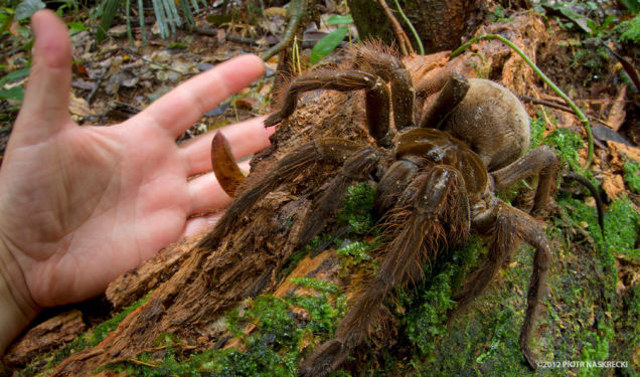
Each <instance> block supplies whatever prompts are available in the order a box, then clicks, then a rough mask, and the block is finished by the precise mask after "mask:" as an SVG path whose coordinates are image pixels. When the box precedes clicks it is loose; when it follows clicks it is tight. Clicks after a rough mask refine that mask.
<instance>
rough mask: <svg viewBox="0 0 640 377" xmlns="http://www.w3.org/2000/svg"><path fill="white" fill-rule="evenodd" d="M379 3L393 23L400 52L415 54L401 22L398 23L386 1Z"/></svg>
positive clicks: (379, 0)
mask: <svg viewBox="0 0 640 377" xmlns="http://www.w3.org/2000/svg"><path fill="white" fill-rule="evenodd" d="M377 1H378V5H380V7H381V8H382V11H383V12H384V14H385V16H387V18H388V19H389V22H391V27H392V28H393V32H394V33H395V34H396V38H397V39H398V45H399V47H400V52H402V55H404V56H408V55H409V54H413V53H414V51H413V47H411V41H409V37H408V36H407V34H406V33H405V32H404V30H402V26H401V25H400V22H398V20H397V19H396V17H395V16H394V15H393V13H392V12H391V9H390V8H389V6H388V5H387V3H386V2H385V1H384V0H377Z"/></svg>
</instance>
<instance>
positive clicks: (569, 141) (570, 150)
mask: <svg viewBox="0 0 640 377" xmlns="http://www.w3.org/2000/svg"><path fill="white" fill-rule="evenodd" d="M544 144H546V145H550V146H552V147H554V148H556V151H557V153H558V156H560V158H561V159H562V161H563V162H565V163H567V164H569V166H570V167H571V169H572V170H573V171H580V170H581V169H580V165H579V163H578V150H579V149H581V148H583V146H584V142H583V141H582V138H581V137H580V135H578V134H577V133H575V132H573V131H571V130H569V129H567V128H562V127H561V128H557V129H555V130H554V131H553V132H551V133H550V134H549V135H547V137H546V138H545V139H544Z"/></svg>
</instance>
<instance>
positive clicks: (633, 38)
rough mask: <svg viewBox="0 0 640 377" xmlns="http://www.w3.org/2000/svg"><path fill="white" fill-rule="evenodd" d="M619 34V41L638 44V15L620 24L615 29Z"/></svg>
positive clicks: (639, 20) (639, 30)
mask: <svg viewBox="0 0 640 377" xmlns="http://www.w3.org/2000/svg"><path fill="white" fill-rule="evenodd" d="M616 31H618V33H620V41H622V42H629V43H635V44H640V14H636V16H635V17H634V18H632V19H630V20H628V21H624V22H621V23H620V25H618V27H617V28H616Z"/></svg>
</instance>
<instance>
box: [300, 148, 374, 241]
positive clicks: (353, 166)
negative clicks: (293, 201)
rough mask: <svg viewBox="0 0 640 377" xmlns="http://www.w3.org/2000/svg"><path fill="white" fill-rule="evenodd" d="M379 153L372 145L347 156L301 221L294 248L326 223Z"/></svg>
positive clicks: (311, 236) (369, 171)
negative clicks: (352, 185) (350, 187)
mask: <svg viewBox="0 0 640 377" xmlns="http://www.w3.org/2000/svg"><path fill="white" fill-rule="evenodd" d="M379 157H380V156H379V153H378V152H376V151H375V150H374V149H373V148H372V147H369V146H367V147H364V148H362V149H360V150H358V151H356V152H355V153H353V154H352V155H351V156H350V157H348V158H347V159H346V160H345V162H344V165H343V166H342V168H341V169H340V171H339V172H338V174H337V175H336V176H335V177H333V178H332V179H331V181H330V182H329V184H328V186H327V188H326V189H325V190H324V192H323V193H322V195H321V196H320V198H319V199H318V200H316V201H315V203H314V205H313V207H312V208H311V209H310V210H309V211H308V214H307V215H306V216H305V217H304V220H303V221H302V226H301V228H300V229H301V230H300V232H299V234H298V235H297V237H296V238H297V239H296V240H295V241H294V244H295V246H296V248H298V247H302V246H304V245H306V244H307V243H309V241H311V239H312V238H313V237H315V236H316V235H318V233H320V231H321V230H322V228H324V226H325V225H326V223H327V220H328V219H329V218H330V216H331V215H332V214H333V213H334V212H335V211H336V210H337V209H338V207H339V206H340V205H341V204H342V201H341V200H340V198H342V197H343V196H344V195H345V193H346V191H347V188H348V187H349V186H350V185H351V184H353V182H355V181H357V180H361V179H365V178H366V177H367V176H368V175H369V173H371V171H372V170H373V168H374V167H375V166H376V163H377V162H378V159H379Z"/></svg>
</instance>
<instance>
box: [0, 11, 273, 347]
mask: <svg viewBox="0 0 640 377" xmlns="http://www.w3.org/2000/svg"><path fill="white" fill-rule="evenodd" d="M32 28H33V31H34V34H35V36H36V42H35V45H34V51H33V53H34V60H33V66H32V68H31V74H30V76H29V80H28V84H27V89H26V93H25V99H24V102H23V106H22V108H21V110H20V113H19V115H18V118H17V120H16V122H15V124H14V127H13V131H12V134H11V138H10V140H9V143H8V146H7V150H6V152H5V156H4V160H3V162H2V167H1V169H0V355H2V354H3V353H4V351H5V349H6V347H7V346H8V344H9V343H10V342H11V341H12V340H13V339H14V338H15V337H16V336H17V335H19V333H20V332H21V331H22V330H23V329H24V328H25V327H26V326H27V325H28V324H29V322H30V321H31V320H33V318H35V316H36V315H37V314H38V312H39V311H40V310H41V308H43V307H50V306H56V305H62V304H67V303H71V302H77V301H81V300H84V299H87V298H90V297H92V296H95V295H97V294H100V293H101V292H103V291H104V289H105V287H106V286H107V284H108V283H109V282H110V281H111V280H113V279H114V278H115V277H117V276H118V275H120V274H122V273H123V272H125V271H127V270H129V269H131V268H133V267H135V266H137V265H139V264H140V263H141V262H142V261H144V260H145V259H148V258H149V257H151V256H153V255H154V254H155V253H156V252H157V251H158V250H159V249H160V248H162V247H163V246H166V245H167V244H169V243H171V242H174V241H176V240H178V239H179V238H180V237H183V236H185V235H190V234H195V233H197V232H199V231H201V230H203V229H205V228H207V227H211V226H212V224H213V220H212V219H210V218H203V217H200V218H197V219H189V216H190V215H193V214H198V213H202V212H205V211H210V210H212V209H216V208H222V207H224V206H225V205H226V204H228V203H229V201H230V200H231V199H230V198H229V197H228V196H226V194H224V191H223V190H222V189H221V188H220V186H219V185H218V184H217V182H216V181H215V178H214V177H213V174H211V173H208V174H204V175H202V176H199V177H198V178H195V179H191V180H188V179H187V178H188V177H190V176H192V175H194V174H197V173H202V172H206V171H208V170H210V169H211V162H210V158H209V148H210V142H211V138H212V135H211V134H207V135H203V136H200V137H198V138H196V139H195V140H192V141H190V142H188V143H185V144H181V145H177V144H176V143H175V139H176V138H177V136H178V135H180V134H181V133H182V132H184V131H185V130H186V129H187V128H189V127H190V126H192V125H193V124H194V123H195V122H197V121H198V120H199V119H200V118H201V116H202V114H203V113H204V112H206V111H208V110H210V109H212V108H214V107H215V106H216V105H217V104H218V103H220V102H221V101H222V100H224V99H225V98H227V97H228V96H229V95H231V94H233V93H235V92H237V91H239V90H240V89H242V88H243V87H245V86H247V85H249V84H250V83H251V82H252V81H253V80H255V79H256V78H258V77H260V76H261V75H262V74H263V71H264V66H263V64H262V61H261V60H260V59H259V58H257V57H255V56H253V55H245V56H240V57H237V58H235V59H233V61H230V62H228V63H222V64H219V65H217V66H216V67H215V68H213V69H211V70H209V71H207V72H204V73H202V74H200V75H198V76H197V77H195V78H193V79H191V80H188V81H186V82H185V83H183V84H182V85H180V86H179V87H177V88H175V89H174V90H172V91H171V92H170V93H168V94H167V95H165V96H164V97H162V98H160V99H158V100H157V101H156V102H154V103H153V104H151V105H150V106H149V107H147V108H146V109H145V110H144V111H142V112H141V113H139V114H138V115H136V116H135V117H133V118H131V119H129V120H127V121H125V122H123V123H121V124H118V125H114V126H109V127H99V126H82V127H80V126H78V125H77V124H75V123H74V122H73V121H72V120H71V117H70V115H69V111H68V99H69V93H70V89H71V69H70V66H71V45H70V40H69V36H68V32H67V29H66V27H65V25H64V24H63V23H62V21H61V20H60V19H59V18H58V17H57V16H56V15H55V14H54V13H53V12H50V11H47V10H43V11H39V12H37V13H36V14H35V15H34V16H33V18H32ZM223 133H224V134H225V136H226V137H227V138H228V139H229V141H230V143H231V145H232V150H233V153H234V155H236V157H242V156H247V155H249V154H252V153H255V152H256V151H258V150H260V149H262V148H264V147H266V146H267V145H268V144H269V141H268V136H269V133H270V131H269V130H267V129H265V128H264V126H263V119H262V118H255V119H252V120H248V121H245V122H242V123H238V124H236V125H233V126H229V127H227V128H225V129H224V130H223Z"/></svg>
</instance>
